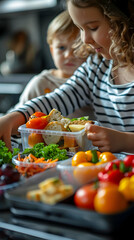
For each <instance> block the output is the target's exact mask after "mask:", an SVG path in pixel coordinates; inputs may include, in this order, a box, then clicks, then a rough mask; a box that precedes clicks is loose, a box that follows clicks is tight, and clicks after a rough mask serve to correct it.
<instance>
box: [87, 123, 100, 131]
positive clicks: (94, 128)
mask: <svg viewBox="0 0 134 240" xmlns="http://www.w3.org/2000/svg"><path fill="white" fill-rule="evenodd" d="M100 129H101V127H100V126H98V125H95V124H90V123H86V124H85V131H86V132H90V133H97V132H99V131H100Z"/></svg>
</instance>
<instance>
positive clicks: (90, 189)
mask: <svg viewBox="0 0 134 240" xmlns="http://www.w3.org/2000/svg"><path fill="white" fill-rule="evenodd" d="M96 194H97V188H96V187H95V185H94V184H87V185H85V186H83V187H81V188H79V189H78V190H77V191H76V193H75V195H74V203H75V205H76V206H77V207H79V208H85V209H92V210H93V209H94V197H95V195H96Z"/></svg>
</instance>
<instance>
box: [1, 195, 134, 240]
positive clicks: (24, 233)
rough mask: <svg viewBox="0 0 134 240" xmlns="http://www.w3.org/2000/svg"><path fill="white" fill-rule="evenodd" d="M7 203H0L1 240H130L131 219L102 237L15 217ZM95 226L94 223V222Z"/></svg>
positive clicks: (73, 228)
mask: <svg viewBox="0 0 134 240" xmlns="http://www.w3.org/2000/svg"><path fill="white" fill-rule="evenodd" d="M8 204H9V203H7V202H5V200H2V201H1V202H0V205H1V210H0V239H2V240H21V239H25V240H31V239H32V240H36V239H38V240H40V239H45V240H83V239H84V240H116V239H118V240H123V239H130V237H131V239H132V236H133V219H134V216H131V219H130V218H129V219H126V221H125V222H124V224H123V225H122V226H121V227H120V229H119V231H118V232H116V233H113V234H109V235H104V234H99V233H95V232H93V231H92V230H89V229H80V228H77V227H71V226H67V225H64V224H58V223H53V222H49V221H42V220H39V219H38V220H35V219H32V218H26V217H16V216H14V215H13V214H12V213H11V212H10V209H9V205H8ZM94 224H95V222H94Z"/></svg>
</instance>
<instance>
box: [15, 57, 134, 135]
mask: <svg viewBox="0 0 134 240" xmlns="http://www.w3.org/2000/svg"><path fill="white" fill-rule="evenodd" d="M112 66H113V61H112V60H106V59H104V58H103V59H99V58H98V57H97V55H94V56H92V55H91V56H89V57H88V59H87V61H86V62H85V63H83V64H82V65H81V66H80V67H79V68H78V69H77V70H76V71H75V72H74V75H73V76H72V77H71V78H70V79H69V80H68V81H67V82H66V83H65V84H63V85H61V87H60V88H56V89H55V91H54V92H52V93H49V94H46V95H43V96H40V97H37V98H34V99H32V100H30V101H28V102H26V104H24V105H23V106H22V107H20V108H19V109H17V110H15V111H19V112H22V113H23V114H24V115H25V118H26V121H27V120H28V118H29V116H30V115H31V114H33V113H34V112H35V111H42V112H44V113H46V114H48V113H49V112H50V111H51V109H52V108H56V109H58V110H59V111H60V112H61V113H62V115H63V116H67V115H68V114H70V113H72V112H74V111H75V110H76V109H78V108H80V107H83V106H85V105H88V104H92V106H93V109H94V112H95V115H96V118H97V121H98V122H99V123H100V124H101V125H102V126H105V127H109V128H113V129H117V130H120V131H127V132H134V81H133V82H131V83H126V84H123V85H114V84H113V82H112V74H111V70H112Z"/></svg>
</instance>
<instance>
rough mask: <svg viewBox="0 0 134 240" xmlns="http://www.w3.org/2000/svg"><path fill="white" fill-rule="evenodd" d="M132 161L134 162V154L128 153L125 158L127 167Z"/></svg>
mask: <svg viewBox="0 0 134 240" xmlns="http://www.w3.org/2000/svg"><path fill="white" fill-rule="evenodd" d="M132 162H134V155H128V156H126V157H125V158H124V164H125V166H126V167H130V166H132Z"/></svg>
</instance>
